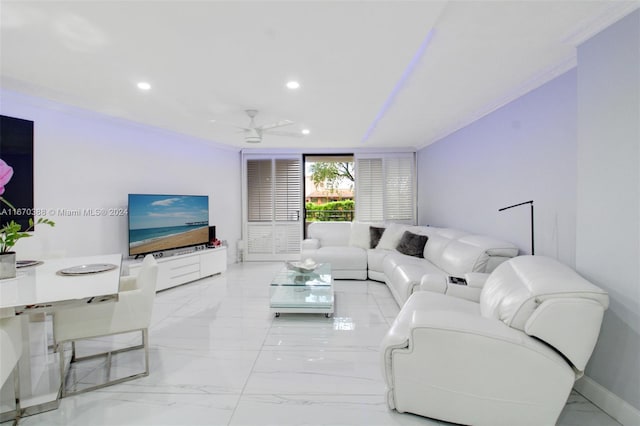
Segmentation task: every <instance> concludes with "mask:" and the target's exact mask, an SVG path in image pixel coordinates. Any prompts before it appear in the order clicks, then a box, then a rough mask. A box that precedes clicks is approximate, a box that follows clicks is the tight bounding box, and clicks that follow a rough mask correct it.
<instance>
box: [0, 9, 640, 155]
mask: <svg viewBox="0 0 640 426" xmlns="http://www.w3.org/2000/svg"><path fill="white" fill-rule="evenodd" d="M638 6H639V3H638V2H637V1H612V0H608V1H597V0H589V1H579V0H573V1H516V0H513V1H495V2H492V1H340V2H338V1H296V2H293V1H252V2H249V1H238V0H236V1H177V0H175V1H126V2H123V1H82V2H80V1H67V2H62V1H51V0H50V1H42V2H36V1H24V0H23V1H5V0H1V2H0V7H1V9H0V14H1V19H2V20H1V27H0V29H1V34H0V36H1V39H0V43H1V44H0V48H1V50H0V60H1V63H0V67H1V80H0V82H1V87H2V88H3V89H9V90H12V91H17V92H21V93H26V94H29V95H35V96H39V97H43V98H47V99H51V100H55V101H59V102H62V103H66V104H70V105H74V106H77V107H81V108H85V109H88V110H92V111H97V112H100V113H105V114H108V115H111V116H115V117H120V118H124V119H127V120H131V121H134V122H139V123H144V124H147V125H151V126H156V127H160V128H164V129H168V130H171V131H174V132H178V133H183V134H187V135H191V136H196V137H199V138H203V139H206V140H210V141H214V142H218V143H223V144H227V145H232V146H235V147H238V148H247V147H250V148H253V147H260V148H295V149H302V150H304V149H316V148H331V149H336V150H337V149H354V148H356V149H357V148H380V147H394V148H415V147H422V146H425V145H427V144H429V143H432V142H434V141H435V140H437V139H439V138H441V137H443V136H445V135H447V134H449V133H451V132H453V131H455V130H456V129H458V128H460V127H462V126H464V125H466V124H468V123H469V122H471V121H473V120H475V119H477V118H479V117H481V116H482V115H484V114H486V113H488V112H490V111H492V110H494V109H495V108H497V107H499V106H501V105H504V104H505V103H506V102H508V101H510V100H512V99H514V98H516V97H518V96H520V95H522V94H524V93H526V92H527V91H529V90H531V89H533V88H535V87H537V86H539V85H540V84H543V83H544V82H546V81H548V80H550V79H551V78H553V77H555V76H556V75H559V74H560V73H562V72H564V71H566V70H568V69H570V68H571V67H572V66H574V65H575V60H576V59H575V56H576V46H577V45H578V44H579V43H581V42H582V41H584V40H585V39H586V38H588V37H590V36H591V35H593V34H595V33H596V32H597V31H600V30H601V29H603V28H605V27H606V26H608V25H610V24H611V23H613V22H614V21H616V20H618V19H619V18H621V17H622V16H624V15H626V14H628V13H630V12H631V11H632V10H634V9H636V8H637V7H638ZM290 79H296V80H298V81H299V82H300V84H301V88H300V89H298V90H297V91H291V90H289V89H286V88H285V83H286V82H287V81H288V80H290ZM143 80H144V81H148V82H150V83H151V85H152V89H151V90H150V91H148V92H141V91H139V90H138V89H137V88H136V83H137V82H139V81H143ZM249 108H253V109H258V110H259V111H260V113H259V114H258V116H257V117H256V123H257V124H258V125H260V124H264V123H268V122H273V121H278V120H283V119H289V120H293V121H295V122H296V124H294V125H291V126H288V127H283V128H282V130H283V131H284V130H287V131H295V132H298V131H300V130H301V129H302V128H305V127H306V128H308V129H310V130H311V134H309V135H308V136H305V137H301V138H288V137H283V136H275V135H267V136H265V137H264V139H263V142H262V143H261V144H260V145H255V144H254V145H247V144H246V143H245V142H244V140H243V137H242V135H241V134H239V133H236V129H234V128H233V127H231V126H229V125H228V124H235V125H238V126H242V125H246V124H247V123H248V118H247V116H246V115H245V112H244V110H245V109H249ZM211 120H216V122H211Z"/></svg>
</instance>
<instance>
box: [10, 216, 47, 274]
mask: <svg viewBox="0 0 640 426" xmlns="http://www.w3.org/2000/svg"><path fill="white" fill-rule="evenodd" d="M37 224H45V225H49V226H55V222H53V221H52V220H49V219H46V218H43V217H41V218H39V219H38V220H37V222H35V223H34V221H33V219H31V218H30V219H29V227H28V228H27V229H25V230H24V231H22V225H20V224H19V223H16V222H15V221H13V220H12V221H11V222H9V223H6V224H5V225H4V226H3V227H2V228H0V279H4V278H14V277H15V276H16V253H15V252H14V251H11V249H12V248H13V246H15V245H16V243H17V242H18V240H20V238H25V237H30V236H31V234H29V233H28V232H29V231H32V230H33V227H34V226H35V225H37Z"/></svg>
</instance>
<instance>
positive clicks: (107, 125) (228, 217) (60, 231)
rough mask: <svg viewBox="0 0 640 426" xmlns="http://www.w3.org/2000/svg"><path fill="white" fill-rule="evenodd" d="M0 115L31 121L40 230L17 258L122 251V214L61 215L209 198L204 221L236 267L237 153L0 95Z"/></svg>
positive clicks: (124, 246) (238, 226)
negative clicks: (169, 197)
mask: <svg viewBox="0 0 640 426" xmlns="http://www.w3.org/2000/svg"><path fill="white" fill-rule="evenodd" d="M1 95H2V103H1V105H0V113H1V114H3V115H8V116H12V117H18V118H23V119H27V120H33V121H34V157H35V158H34V163H35V164H34V169H35V176H34V178H35V194H34V195H35V203H34V204H35V208H36V209H46V210H47V211H48V212H49V214H48V215H47V217H48V218H50V219H52V220H54V221H55V222H56V226H55V228H48V227H44V226H39V227H38V228H37V231H36V232H35V233H34V236H33V237H32V238H28V239H23V240H21V241H20V242H18V244H17V245H16V251H17V253H18V257H22V258H24V257H26V256H27V254H29V255H31V254H33V255H38V254H40V253H41V252H51V251H59V250H61V251H63V252H64V253H66V254H67V255H70V256H75V255H85V254H86V255H89V254H105V253H115V252H118V253H120V252H121V253H123V254H124V255H125V256H126V255H127V253H128V248H127V244H128V237H127V216H126V215H120V216H104V217H100V216H87V215H81V216H79V217H77V216H62V215H61V214H60V210H61V209H62V210H65V209H68V210H74V209H81V210H84V209H85V208H107V209H109V208H126V207H127V195H128V194H129V193H160V194H197V195H209V207H210V213H209V222H210V223H211V224H212V225H216V227H217V229H216V230H217V235H218V238H220V239H226V240H227V241H228V242H229V244H230V247H229V261H230V262H232V261H235V253H236V252H235V243H236V242H237V241H238V240H239V239H240V233H241V222H240V217H241V214H240V206H241V202H240V181H241V179H240V154H239V152H238V151H237V150H235V149H230V148H227V147H223V146H214V145H213V144H211V143H209V142H206V141H203V140H199V139H195V138H192V137H188V136H184V135H179V134H175V133H171V132H168V131H164V130H160V129H155V128H151V127H147V126H142V125H138V124H134V123H131V122H127V121H124V120H119V119H114V118H110V117H107V116H104V115H99V114H96V113H92V112H89V111H84V110H80V109H78V108H73V107H69V106H65V105H61V104H56V103H53V102H50V101H46V100H43V99H37V98H33V97H28V96H25V95H22V94H17V93H14V92H9V91H2V92H1Z"/></svg>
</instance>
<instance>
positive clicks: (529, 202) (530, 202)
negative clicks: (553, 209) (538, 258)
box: [498, 200, 536, 255]
mask: <svg viewBox="0 0 640 426" xmlns="http://www.w3.org/2000/svg"><path fill="white" fill-rule="evenodd" d="M525 204H530V205H531V255H535V254H536V251H535V245H534V240H533V200H529V201H525V202H523V203H518V204H514V205H512V206H507V207H503V208H501V209H498V211H499V212H501V211H503V210H508V209H511V208H514V207H518V206H523V205H525Z"/></svg>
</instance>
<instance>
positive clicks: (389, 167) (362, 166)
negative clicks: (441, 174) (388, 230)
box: [356, 153, 416, 224]
mask: <svg viewBox="0 0 640 426" xmlns="http://www.w3.org/2000/svg"><path fill="white" fill-rule="evenodd" d="M415 199H416V179H415V160H414V155H413V154H412V153H411V154H404V153H403V154H377V155H371V154H367V155H359V156H356V219H357V220H359V221H363V222H374V221H391V222H402V223H409V224H413V223H415V217H416V214H415V210H416V204H415Z"/></svg>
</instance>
